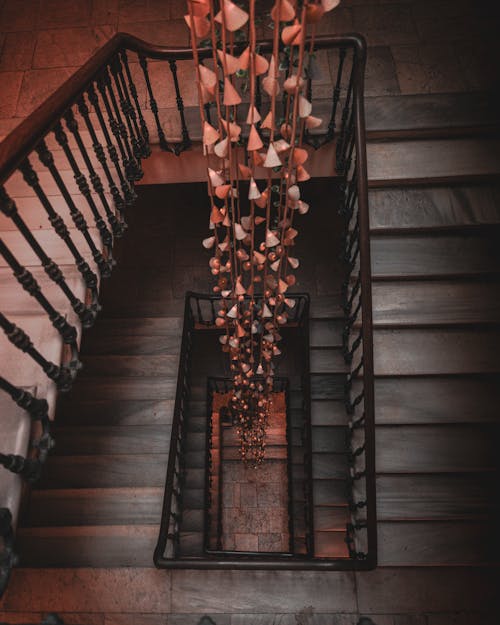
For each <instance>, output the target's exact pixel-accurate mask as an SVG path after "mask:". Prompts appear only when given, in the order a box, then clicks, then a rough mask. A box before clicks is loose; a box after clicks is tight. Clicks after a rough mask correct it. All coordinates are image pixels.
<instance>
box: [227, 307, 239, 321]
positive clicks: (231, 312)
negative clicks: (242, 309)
mask: <svg viewBox="0 0 500 625" xmlns="http://www.w3.org/2000/svg"><path fill="white" fill-rule="evenodd" d="M227 316H228V317H229V318H230V319H236V317H237V316H238V304H235V305H234V306H233V307H232V308H230V309H229V310H228V311H227Z"/></svg>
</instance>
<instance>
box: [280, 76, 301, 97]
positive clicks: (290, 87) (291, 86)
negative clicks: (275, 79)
mask: <svg viewBox="0 0 500 625" xmlns="http://www.w3.org/2000/svg"><path fill="white" fill-rule="evenodd" d="M297 85H298V87H299V90H300V89H302V88H303V86H304V79H303V78H300V77H299V76H297V75H296V74H292V75H291V76H290V77H289V78H287V79H286V80H285V82H284V83H283V89H284V90H285V91H286V92H287V93H294V92H295V90H296V89H297Z"/></svg>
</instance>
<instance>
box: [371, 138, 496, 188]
mask: <svg viewBox="0 0 500 625" xmlns="http://www.w3.org/2000/svg"><path fill="white" fill-rule="evenodd" d="M367 162H368V179H369V180H370V181H375V180H377V181H379V180H391V181H393V180H398V179H399V180H411V179H423V178H425V179H429V181H432V179H433V178H445V177H448V176H459V175H476V176H477V175H491V174H498V173H500V141H499V140H498V139H494V138H493V139H441V140H436V139H434V140H421V141H404V140H403V141H390V142H368V145H367Z"/></svg>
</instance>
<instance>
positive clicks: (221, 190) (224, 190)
mask: <svg viewBox="0 0 500 625" xmlns="http://www.w3.org/2000/svg"><path fill="white" fill-rule="evenodd" d="M230 190H231V185H230V184H221V185H220V186H219V187H216V189H215V195H216V196H217V197H218V198H219V199H220V200H224V199H225V198H227V196H228V195H229V191H230Z"/></svg>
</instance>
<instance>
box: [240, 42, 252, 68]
mask: <svg viewBox="0 0 500 625" xmlns="http://www.w3.org/2000/svg"><path fill="white" fill-rule="evenodd" d="M238 62H239V66H240V69H242V70H247V69H248V66H249V65H250V46H248V47H246V48H245V49H244V50H243V52H242V53H241V54H240V56H239V57H238Z"/></svg>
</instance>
